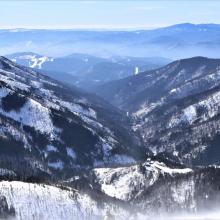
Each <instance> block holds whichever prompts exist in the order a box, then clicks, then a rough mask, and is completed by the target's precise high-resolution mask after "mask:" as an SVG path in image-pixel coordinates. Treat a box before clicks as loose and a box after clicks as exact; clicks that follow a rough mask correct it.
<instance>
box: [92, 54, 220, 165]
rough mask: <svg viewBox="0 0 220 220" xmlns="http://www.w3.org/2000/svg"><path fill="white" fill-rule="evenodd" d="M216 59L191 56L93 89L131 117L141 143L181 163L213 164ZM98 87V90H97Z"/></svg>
mask: <svg viewBox="0 0 220 220" xmlns="http://www.w3.org/2000/svg"><path fill="white" fill-rule="evenodd" d="M219 75H220V60H219V59H208V58H204V57H194V58H189V59H184V60H178V61H175V62H173V63H171V64H169V65H167V66H165V67H163V68H160V69H157V70H153V71H148V72H145V73H142V74H139V75H137V76H133V77H129V78H126V79H122V80H119V81H115V82H112V83H108V84H105V85H103V86H100V87H98V88H97V89H96V90H95V92H96V93H97V94H100V95H101V96H102V97H104V98H105V99H107V100H109V101H111V102H112V103H113V104H115V105H116V106H119V107H121V108H122V109H125V110H126V111H128V112H129V113H130V115H133V118H134V127H133V128H134V130H138V131H140V133H141V136H142V137H143V139H144V142H145V143H146V144H147V146H148V147H149V148H150V149H151V150H152V151H154V152H155V153H156V152H163V151H166V152H169V153H171V154H173V155H175V156H177V157H178V158H179V159H180V160H182V161H184V162H187V163H196V164H219V157H218V156H217V155H219V153H220V151H219V150H218V144H219V140H218V139H219V138H218V137H219V91H220V81H219V79H220V78H219ZM101 91H102V92H101Z"/></svg>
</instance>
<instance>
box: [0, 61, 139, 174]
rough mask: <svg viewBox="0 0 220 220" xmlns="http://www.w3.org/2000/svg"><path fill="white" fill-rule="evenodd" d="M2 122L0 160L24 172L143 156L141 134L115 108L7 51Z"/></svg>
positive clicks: (0, 69) (0, 66)
mask: <svg viewBox="0 0 220 220" xmlns="http://www.w3.org/2000/svg"><path fill="white" fill-rule="evenodd" d="M0 122H1V128H0V145H1V146H3V147H2V148H1V149H0V151H1V158H2V160H1V162H0V165H1V167H2V168H8V169H10V170H13V171H15V172H19V174H21V173H22V172H24V171H25V169H27V170H29V172H30V173H29V174H30V175H31V173H32V171H30V170H32V169H33V168H34V167H35V168H36V169H37V170H38V171H42V172H44V173H47V174H50V172H51V171H57V172H60V173H62V174H64V173H68V172H70V171H71V170H73V169H78V168H80V167H81V168H82V167H84V168H85V167H88V166H92V167H93V166H100V165H104V164H124V163H126V164H127V163H133V162H135V160H136V159H137V158H138V150H137V149H140V148H139V147H138V148H136V149H135V148H134V146H137V145H139V139H138V138H137V137H136V136H135V135H134V133H133V132H132V131H131V129H130V122H129V119H128V118H127V117H125V116H123V114H122V113H121V112H120V111H118V110H117V109H116V108H114V107H112V106H111V105H109V104H107V103H105V102H104V101H102V100H101V99H99V98H97V97H96V96H92V95H89V94H86V93H83V92H81V91H79V90H77V89H74V88H70V87H68V86H66V85H63V84H59V83H58V82H56V81H53V80H51V79H50V78H47V77H45V76H43V75H41V74H39V73H37V72H35V71H33V70H31V69H28V68H25V67H22V66H18V65H16V64H15V63H13V62H11V61H9V60H8V59H6V58H3V57H1V58H0ZM134 149H135V150H134ZM140 150H141V149H140ZM135 154H136V155H135ZM15 157H16V159H15ZM22 163H23V165H25V164H26V165H25V168H24V167H23V168H21V167H22V166H23V165H22ZM17 164H20V165H18V166H17ZM27 164H28V165H27ZM20 166H21V167H20ZM27 173H28V172H27V171H25V175H26V174H27Z"/></svg>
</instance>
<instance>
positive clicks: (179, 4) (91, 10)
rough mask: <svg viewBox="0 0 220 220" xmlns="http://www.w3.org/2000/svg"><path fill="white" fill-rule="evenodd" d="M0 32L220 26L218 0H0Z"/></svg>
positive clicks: (219, 3)
mask: <svg viewBox="0 0 220 220" xmlns="http://www.w3.org/2000/svg"><path fill="white" fill-rule="evenodd" d="M0 15H1V19H0V28H110V29H116V28H119V29H140V28H142V29H143V28H146V29H149V28H156V27H162V26H167V25H172V24H177V23H185V22H190V23H220V1H218V0H215V1H214V0H201V1H199V0H188V1H184V0H176V1H175V0H170V1H166V0H154V1H148V0H142V1H138V0H133V1H132V0H130V1H127V0H121V1H120V0H118V1H117V0H105V1H101V0H98V1H80V0H79V1H75V0H69V1H65V0H56V1H53V0H48V1H47V0H44V1H43V0H35V1H34V0H26V1H20V0H7V1H6V0H5V1H4V0H0Z"/></svg>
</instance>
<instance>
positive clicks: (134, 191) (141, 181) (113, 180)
mask: <svg viewBox="0 0 220 220" xmlns="http://www.w3.org/2000/svg"><path fill="white" fill-rule="evenodd" d="M190 172H193V170H192V169H189V168H170V167H168V166H167V165H165V164H164V163H162V162H158V161H152V160H150V159H149V160H148V161H146V162H145V163H143V164H138V165H133V166H130V167H119V168H97V169H94V173H95V175H96V177H97V179H96V181H98V183H99V184H100V186H101V190H102V191H103V192H104V193H105V194H107V195H109V196H111V197H115V198H117V199H120V200H125V201H129V200H132V199H134V198H136V197H137V196H138V195H139V194H141V192H143V190H144V189H147V188H149V187H151V186H153V185H154V184H155V183H156V182H157V181H158V180H159V178H160V177H161V175H164V176H166V175H169V176H171V177H174V176H177V175H181V174H187V173H190Z"/></svg>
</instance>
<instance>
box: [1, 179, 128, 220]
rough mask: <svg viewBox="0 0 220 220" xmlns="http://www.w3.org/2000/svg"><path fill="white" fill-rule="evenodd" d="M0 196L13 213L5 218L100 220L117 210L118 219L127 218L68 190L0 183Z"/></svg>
mask: <svg viewBox="0 0 220 220" xmlns="http://www.w3.org/2000/svg"><path fill="white" fill-rule="evenodd" d="M0 196H4V197H5V199H6V202H7V205H8V207H13V208H14V210H15V213H14V214H13V215H11V216H10V215H9V216H8V217H11V218H12V219H15V220H22V219H30V220H40V219H42V220H50V219H54V220H60V219H66V220H72V219H74V220H88V219H90V220H102V219H103V218H104V217H105V215H106V213H107V211H108V210H109V211H111V212H113V210H115V211H116V210H117V213H118V214H117V216H118V217H119V218H118V219H125V218H126V217H128V214H127V213H126V212H125V210H123V209H122V208H120V207H117V206H115V205H114V204H110V203H109V204H102V205H101V206H100V205H99V204H98V202H97V201H95V200H94V199H92V198H91V197H90V196H89V195H87V194H85V193H79V192H77V191H75V190H73V189H71V188H65V189H61V188H58V187H55V186H50V185H45V184H33V183H24V182H18V181H12V182H7V181H2V182H0ZM11 218H10V219H11Z"/></svg>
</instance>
